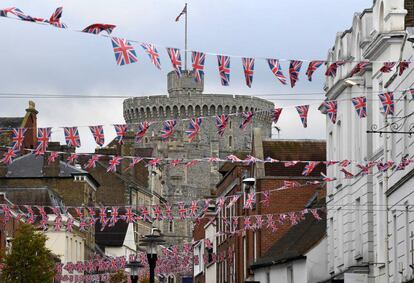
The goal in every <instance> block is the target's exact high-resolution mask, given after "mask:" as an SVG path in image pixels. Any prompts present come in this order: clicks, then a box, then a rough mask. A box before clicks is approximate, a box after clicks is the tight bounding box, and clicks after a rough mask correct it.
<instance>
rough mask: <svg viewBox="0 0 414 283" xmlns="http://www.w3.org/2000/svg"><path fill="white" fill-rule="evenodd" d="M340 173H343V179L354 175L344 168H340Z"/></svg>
mask: <svg viewBox="0 0 414 283" xmlns="http://www.w3.org/2000/svg"><path fill="white" fill-rule="evenodd" d="M339 171H341V172H342V173H344V174H345V179H352V178H353V177H354V174H352V173H351V172H349V171H348V170H346V169H345V168H342V169H341V170H339Z"/></svg>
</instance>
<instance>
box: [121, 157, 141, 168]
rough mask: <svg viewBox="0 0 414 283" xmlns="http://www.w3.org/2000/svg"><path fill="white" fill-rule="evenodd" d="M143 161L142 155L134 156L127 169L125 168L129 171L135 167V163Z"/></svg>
mask: <svg viewBox="0 0 414 283" xmlns="http://www.w3.org/2000/svg"><path fill="white" fill-rule="evenodd" d="M141 161H142V158H141V157H133V158H132V160H131V161H130V162H129V166H128V168H127V169H125V171H128V170H130V169H132V168H134V167H135V165H137V164H138V163H140V162H141Z"/></svg>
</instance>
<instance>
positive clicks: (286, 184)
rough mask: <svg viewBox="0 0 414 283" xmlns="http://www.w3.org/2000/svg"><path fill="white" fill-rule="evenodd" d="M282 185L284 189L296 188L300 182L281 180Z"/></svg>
mask: <svg viewBox="0 0 414 283" xmlns="http://www.w3.org/2000/svg"><path fill="white" fill-rule="evenodd" d="M312 170H313V169H312ZM283 187H284V188H286V189H292V188H297V187H300V183H299V182H298V181H283Z"/></svg>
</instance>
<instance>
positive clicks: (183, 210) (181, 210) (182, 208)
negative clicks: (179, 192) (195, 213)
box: [178, 202, 187, 219]
mask: <svg viewBox="0 0 414 283" xmlns="http://www.w3.org/2000/svg"><path fill="white" fill-rule="evenodd" d="M178 214H179V215H180V219H185V218H186V216H187V215H186V214H187V209H186V208H185V206H184V203H182V202H180V203H179V204H178Z"/></svg>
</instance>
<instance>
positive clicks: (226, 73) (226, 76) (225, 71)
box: [217, 55, 230, 86]
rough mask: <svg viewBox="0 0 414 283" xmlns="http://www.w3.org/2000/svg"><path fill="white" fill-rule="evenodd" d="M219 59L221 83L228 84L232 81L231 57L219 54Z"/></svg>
mask: <svg viewBox="0 0 414 283" xmlns="http://www.w3.org/2000/svg"><path fill="white" fill-rule="evenodd" d="M217 61H218V69H219V75H220V80H221V85H223V86H228V85H229V83H230V57H229V56H224V55H217Z"/></svg>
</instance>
